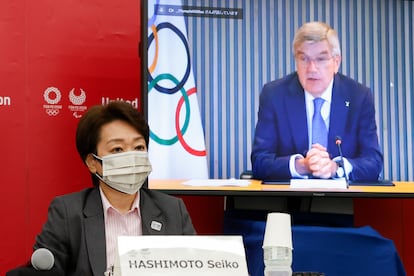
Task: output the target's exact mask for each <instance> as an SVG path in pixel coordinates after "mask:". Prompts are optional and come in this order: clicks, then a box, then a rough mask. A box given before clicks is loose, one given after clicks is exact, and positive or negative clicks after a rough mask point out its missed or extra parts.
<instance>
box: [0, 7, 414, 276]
mask: <svg viewBox="0 0 414 276" xmlns="http://www.w3.org/2000/svg"><path fill="white" fill-rule="evenodd" d="M139 3H140V1H137V0H123V1H112V0H89V1H82V0H68V1H52V0H37V1H31V0H5V1H2V5H1V9H0V35H1V38H2V39H1V43H0V64H1V66H0V80H1V81H0V127H1V135H0V145H1V149H2V155H1V159H0V174H1V184H2V186H3V188H2V191H3V194H2V205H1V208H0V219H1V221H2V223H3V225H2V227H1V228H0V237H1V239H2V247H1V248H2V250H0V275H4V274H5V272H6V271H7V270H9V269H10V268H12V267H15V266H17V265H19V264H22V263H24V262H26V261H27V260H28V258H29V257H30V255H31V252H32V245H33V243H34V238H35V236H36V234H37V233H38V232H39V231H40V229H41V226H42V224H43V223H44V221H45V219H46V215H47V207H48V205H49V203H50V201H51V199H52V198H53V197H55V196H56V195H60V194H64V193H68V192H72V191H77V190H79V189H82V188H84V187H87V186H89V185H90V179H89V175H88V173H87V170H86V168H85V167H84V166H83V164H82V162H81V160H80V158H79V157H78V156H77V153H76V149H75V143H74V133H75V128H76V124H77V122H78V117H79V115H81V114H82V112H84V110H85V109H86V108H87V107H89V106H91V105H94V104H100V103H102V101H106V100H108V99H109V100H111V99H117V98H121V99H124V100H128V101H131V102H132V103H134V104H135V103H136V102H137V100H138V99H137V98H138V95H139V89H140V60H139V56H138V44H139V40H140V17H139V15H140V5H139ZM70 95H72V97H70ZM183 199H184V200H185V202H186V204H187V207H188V209H189V212H190V215H191V216H192V218H193V222H194V225H195V227H196V230H197V231H198V232H199V233H200V234H217V233H220V231H221V227H222V219H223V201H224V200H223V197H191V196H186V197H183ZM413 206H414V203H413V201H412V200H392V199H391V200H384V199H376V200H364V199H359V200H357V202H356V211H355V212H356V224H357V225H365V224H371V225H373V227H374V228H376V229H377V230H378V231H380V232H381V233H382V234H383V235H384V236H386V237H388V238H392V239H393V240H394V241H395V243H396V245H397V247H398V249H399V251H400V254H401V255H402V258H403V260H404V264H405V266H406V269H407V272H408V273H407V274H408V275H411V274H413V273H414V268H413V264H414V255H413V254H412V253H411V248H410V247H411V245H412V243H413V237H412V235H410V233H412V230H413V229H414V223H413V222H412V221H413V220H412V219H411V214H412V212H411V211H412V209H413ZM387 210H388V211H387Z"/></svg>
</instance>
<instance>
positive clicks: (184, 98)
mask: <svg viewBox="0 0 414 276" xmlns="http://www.w3.org/2000/svg"><path fill="white" fill-rule="evenodd" d="M154 18H155V15H154V16H153V19H154ZM153 21H155V20H153ZM152 23H153V22H151V24H150V27H151V29H152V34H151V35H150V36H149V37H148V45H151V43H152V42H153V41H155V55H154V60H153V62H152V64H151V66H149V68H148V83H149V84H148V93H150V92H151V90H152V89H155V90H156V91H157V92H160V93H163V94H167V95H172V94H175V93H176V92H178V91H180V93H181V97H180V99H179V101H178V104H177V107H176V110H175V131H176V133H177V135H176V136H174V137H172V138H169V139H168V138H161V137H159V136H158V135H157V134H156V133H154V132H153V131H151V130H150V137H151V139H153V140H154V141H155V142H157V143H158V144H161V145H173V144H175V143H177V141H179V142H180V144H181V145H182V146H183V148H184V149H185V150H186V151H187V152H188V153H190V154H192V155H195V156H206V150H197V149H194V148H192V147H190V146H189V145H188V143H187V142H186V141H185V140H184V135H185V133H186V131H187V130H188V126H189V124H190V117H191V116H190V115H191V108H190V101H189V96H190V95H193V94H194V95H195V93H196V88H195V87H194V88H191V89H189V90H188V91H186V90H185V88H184V85H185V84H186V82H187V81H188V79H189V77H190V73H191V63H190V50H189V46H188V43H187V40H186V37H185V35H184V34H183V33H182V32H181V31H180V30H179V29H178V28H177V27H176V26H174V25H172V24H171V23H169V22H163V23H160V24H159V25H158V26H156V27H155V26H154V25H152ZM162 29H169V30H171V31H172V32H173V33H175V34H176V35H177V36H178V38H179V39H180V40H181V42H182V43H183V45H184V48H185V51H186V57H187V61H188V62H187V66H186V69H185V73H184V76H183V78H182V79H181V80H178V79H177V78H176V77H174V76H173V75H172V74H169V73H163V74H160V75H158V76H156V77H155V78H153V76H152V75H151V74H152V73H153V72H154V70H155V67H156V66H157V62H158V49H159V47H158V46H159V38H158V32H159V31H160V30H162ZM148 47H149V46H148ZM162 80H170V81H172V82H173V83H174V84H175V86H174V87H173V88H167V87H163V86H161V85H159V84H158V83H159V82H160V81H162ZM184 104H185V109H186V113H185V120H184V124H183V126H182V128H180V116H179V115H180V112H181V108H182V106H183V105H184Z"/></svg>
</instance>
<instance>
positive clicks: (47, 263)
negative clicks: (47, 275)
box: [31, 248, 55, 270]
mask: <svg viewBox="0 0 414 276" xmlns="http://www.w3.org/2000/svg"><path fill="white" fill-rule="evenodd" d="M31 263H32V266H33V267H34V268H35V269H36V270H51V269H52V267H53V265H54V264H55V257H54V256H53V254H52V252H51V251H50V250H49V249H47V248H38V249H36V250H35V251H34V252H33V254H32V257H31Z"/></svg>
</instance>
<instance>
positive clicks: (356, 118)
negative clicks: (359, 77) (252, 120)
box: [251, 22, 383, 181]
mask: <svg viewBox="0 0 414 276" xmlns="http://www.w3.org/2000/svg"><path fill="white" fill-rule="evenodd" d="M293 54H294V56H295V61H296V68H297V71H296V72H294V73H292V74H290V75H288V76H286V77H284V78H282V79H279V80H276V81H271V82H269V83H267V84H265V85H264V87H263V89H262V92H261V94H260V104H259V112H258V121H257V125H256V131H255V137H254V142H253V148H252V154H251V160H252V169H253V177H254V178H256V179H262V180H286V179H290V178H306V177H316V178H333V177H343V176H345V175H344V174H346V176H347V177H348V179H349V180H353V181H375V180H377V179H378V178H379V175H380V172H381V170H382V165H383V156H382V153H381V151H380V147H379V144H378V135H377V126H376V122H375V108H374V102H373V97H372V93H371V91H370V89H369V88H367V87H365V86H363V85H361V84H359V83H357V82H356V81H354V80H352V79H350V78H348V77H346V76H344V75H342V74H340V73H338V69H339V66H340V63H341V50H340V46H339V39H338V35H337V33H336V31H335V30H333V29H332V28H331V27H330V26H329V25H327V24H325V23H322V22H310V23H306V24H304V25H303V26H302V27H300V28H299V30H298V31H297V33H296V34H295V37H294V40H293ZM338 143H340V144H341V145H338ZM338 146H341V148H342V153H343V166H341V162H340V161H341V158H340V150H339V147H338ZM343 167H344V168H345V172H344V170H343Z"/></svg>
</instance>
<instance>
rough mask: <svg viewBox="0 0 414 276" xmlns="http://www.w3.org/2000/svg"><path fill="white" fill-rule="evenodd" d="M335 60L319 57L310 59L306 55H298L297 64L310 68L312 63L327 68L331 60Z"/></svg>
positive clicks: (329, 57)
mask: <svg viewBox="0 0 414 276" xmlns="http://www.w3.org/2000/svg"><path fill="white" fill-rule="evenodd" d="M332 58H334V56H326V55H325V56H318V57H315V58H311V57H308V56H307V55H304V54H299V55H296V62H297V64H298V65H299V66H308V65H309V64H310V63H311V62H313V64H314V65H315V66H316V67H318V66H325V65H327V64H328V63H329V62H330V60H331V59H332Z"/></svg>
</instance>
